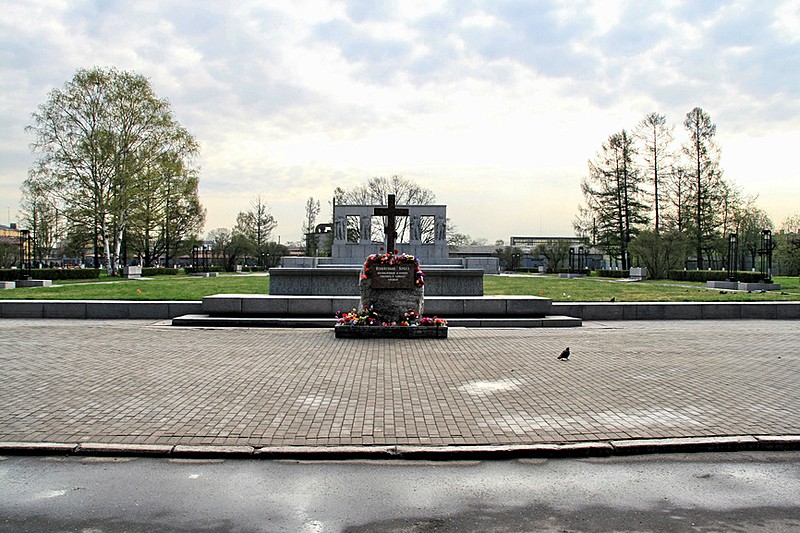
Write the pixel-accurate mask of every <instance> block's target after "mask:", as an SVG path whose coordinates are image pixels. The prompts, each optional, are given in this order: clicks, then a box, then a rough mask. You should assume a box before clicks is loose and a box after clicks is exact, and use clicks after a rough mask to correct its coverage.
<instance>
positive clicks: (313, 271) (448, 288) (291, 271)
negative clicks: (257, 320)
mask: <svg viewBox="0 0 800 533" xmlns="http://www.w3.org/2000/svg"><path fill="white" fill-rule="evenodd" d="M360 271H361V269H360V267H325V268H272V269H270V271H269V276H270V282H269V291H270V294H271V295H276V296H299V295H314V296H316V295H339V296H357V295H358V294H359V292H358V275H359V272H360ZM424 271H425V295H426V296H482V295H483V269H467V268H461V269H458V268H439V267H427V268H424Z"/></svg>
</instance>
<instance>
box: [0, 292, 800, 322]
mask: <svg viewBox="0 0 800 533" xmlns="http://www.w3.org/2000/svg"><path fill="white" fill-rule="evenodd" d="M340 299H342V298H341V297H339V298H338V299H337V297H331V298H322V297H308V298H306V299H304V298H302V297H301V298H299V299H298V300H297V302H295V303H293V305H292V310H289V309H288V307H287V304H286V302H283V303H282V304H281V302H278V301H276V303H275V306H276V307H275V310H274V313H276V314H277V315H280V316H284V315H286V316H312V317H313V316H317V317H323V318H329V317H333V316H334V314H335V313H336V312H337V311H340V310H342V309H350V308H352V307H353V303H354V302H355V303H356V305H357V299H352V298H344V299H343V300H345V301H341V302H340V301H338V300H340ZM479 299H480V298H473V299H471V300H472V301H473V303H474V305H475V306H476V309H477V308H478V307H481V308H484V307H487V306H490V307H491V304H493V303H494V302H492V301H486V302H474V300H479ZM351 300H352V301H351ZM431 300H432V299H431ZM468 303H469V302H468ZM478 303H480V304H481V305H480V306H479V305H478ZM501 303H502V302H501ZM484 304H485V305H484ZM512 304H514V305H517V304H516V302H515V301H513V300H511V299H509V302H508V303H507V304H503V305H508V306H511V305H512ZM470 305H472V304H470ZM497 305H498V306H499V305H500V303H498V304H497ZM520 305H522V304H520ZM526 305H527V304H526ZM436 306H438V307H441V308H442V309H438V308H437V309H433V307H434V305H431V306H430V309H429V306H428V305H427V303H426V309H425V312H426V313H428V314H436V315H437V316H440V317H443V318H446V319H449V318H450V317H451V313H449V312H448V309H447V307H448V304H447V302H441V303H437V304H436ZM484 310H485V309H484ZM456 311H458V310H456ZM230 312H233V313H235V312H236V310H233V309H231V310H230ZM239 312H243V313H244V314H248V311H247V310H244V309H241V310H240V311H239ZM512 312H513V310H512V309H506V308H503V309H499V308H498V310H497V311H496V312H491V313H486V315H481V316H484V318H502V317H504V316H505V315H506V314H508V313H512ZM203 313H204V310H203V304H202V302H186V301H155V302H151V301H148V302H139V301H126V300H0V318H84V319H87V318H88V319H157V320H158V319H160V320H164V319H170V318H176V317H180V316H183V315H189V314H203ZM460 314H462V315H463V314H467V315H468V316H470V315H472V316H474V315H473V313H465V312H464V311H461V312H460ZM548 314H552V315H560V316H567V317H574V318H577V319H581V320H585V321H586V320H725V319H778V320H798V319H800V302H697V303H693V302H686V303H684V302H666V303H659V302H633V303H619V302H614V303H612V302H587V303H580V302H553V304H552V309H551V311H550V313H548ZM478 318H480V317H478ZM326 327H328V324H327V323H326Z"/></svg>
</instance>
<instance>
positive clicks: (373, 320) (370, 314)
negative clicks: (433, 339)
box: [336, 307, 447, 328]
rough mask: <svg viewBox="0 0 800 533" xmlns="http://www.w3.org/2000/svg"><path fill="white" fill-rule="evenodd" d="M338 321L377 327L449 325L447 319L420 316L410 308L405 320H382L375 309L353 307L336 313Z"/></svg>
mask: <svg viewBox="0 0 800 533" xmlns="http://www.w3.org/2000/svg"><path fill="white" fill-rule="evenodd" d="M336 319H337V320H336V323H337V324H343V325H348V326H376V327H385V328H388V327H397V326H401V327H417V326H419V327H436V328H443V327H447V321H446V320H445V319H443V318H439V317H436V316H435V317H429V316H423V317H421V316H419V313H417V312H416V311H413V310H409V311H408V312H407V313H405V314H404V315H403V320H402V321H400V322H399V323H398V322H381V320H380V318H379V317H378V314H377V313H376V312H375V310H374V309H372V308H371V307H370V308H367V309H365V310H364V311H363V312H361V313H359V312H358V310H356V309H352V310H350V311H344V312H339V313H336Z"/></svg>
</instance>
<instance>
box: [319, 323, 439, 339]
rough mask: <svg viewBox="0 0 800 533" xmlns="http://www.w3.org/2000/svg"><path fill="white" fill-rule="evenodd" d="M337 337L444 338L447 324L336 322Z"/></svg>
mask: <svg viewBox="0 0 800 533" xmlns="http://www.w3.org/2000/svg"><path fill="white" fill-rule="evenodd" d="M334 331H335V336H336V338H337V339H446V338H447V326H354V325H351V324H336V326H335V327H334Z"/></svg>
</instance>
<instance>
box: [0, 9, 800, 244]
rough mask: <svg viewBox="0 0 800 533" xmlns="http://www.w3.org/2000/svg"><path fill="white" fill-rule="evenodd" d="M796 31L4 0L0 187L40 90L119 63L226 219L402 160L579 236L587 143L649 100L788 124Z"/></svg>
mask: <svg viewBox="0 0 800 533" xmlns="http://www.w3.org/2000/svg"><path fill="white" fill-rule="evenodd" d="M798 35H800V2H798V1H796V0H792V1H785V2H774V3H772V2H771V3H769V4H764V3H763V2H757V1H755V0H747V1H745V0H735V1H734V0H725V1H722V0H720V1H704V2H695V1H688V0H687V1H678V0H673V1H670V2H663V3H658V4H654V3H648V2H627V1H622V0H619V1H612V0H603V1H600V2H594V1H589V0H553V1H537V2H530V1H522V0H498V1H496V2H473V1H444V0H437V1H433V0H402V1H401V0H397V1H387V2H373V1H368V0H360V1H352V0H349V1H346V2H345V1H334V0H307V1H303V2H282V3H263V2H255V1H253V2H249V1H239V2H216V1H201V0H198V1H191V2H189V1H175V2H159V1H155V0H147V1H137V2H107V1H102V0H98V1H83V2H67V1H60V0H42V1H41V2H35V3H27V2H13V3H9V5H7V6H4V12H3V17H2V18H0V50H2V52H0V124H2V126H3V127H2V128H0V161H2V163H0V180H3V181H2V183H0V190H2V191H3V192H4V194H5V192H6V191H8V190H17V189H18V187H19V183H21V181H22V179H24V175H25V172H26V168H27V166H28V165H29V164H30V161H31V160H32V156H31V155H30V154H29V153H28V152H27V150H28V144H29V143H30V141H31V139H30V138H29V137H28V136H26V134H24V131H23V130H24V127H25V125H27V124H28V122H29V120H30V113H31V112H33V111H34V110H35V109H36V106H37V105H38V104H40V103H42V102H43V101H44V100H45V98H46V95H47V91H48V90H50V89H51V88H53V87H61V86H62V85H63V84H64V82H66V81H67V80H69V79H70V78H71V77H72V76H73V74H74V72H75V71H76V69H78V68H88V67H91V66H94V65H98V66H112V65H113V66H116V67H117V68H119V69H121V70H134V71H136V72H138V73H140V74H143V75H145V76H147V77H148V78H150V79H151V81H152V83H153V86H154V88H155V90H156V93H157V94H158V95H159V96H160V97H165V98H167V99H169V100H170V102H171V103H172V105H173V109H174V111H175V114H176V116H177V118H178V120H180V121H181V123H183V124H184V126H186V127H187V129H188V130H189V131H190V132H192V133H193V134H194V135H195V136H196V137H197V138H198V140H199V141H200V143H201V146H202V153H201V164H202V173H201V190H202V191H203V194H205V195H207V197H208V198H209V204H210V205H216V204H219V206H220V207H219V209H220V211H221V212H222V213H221V214H216V213H214V212H212V209H211V207H210V209H209V220H210V225H212V226H214V227H218V226H220V225H223V224H225V223H227V224H228V225H230V224H232V222H222V220H225V217H227V218H230V219H231V220H233V218H234V217H235V214H233V215H231V214H230V213H228V211H229V210H231V209H238V208H241V209H244V208H246V207H247V204H248V202H249V199H248V198H247V197H248V196H254V195H255V194H257V193H258V192H267V190H268V191H269V193H270V194H271V195H272V196H273V197H274V198H275V204H274V205H275V209H276V211H278V210H280V212H281V214H282V217H279V222H280V223H281V224H282V225H283V224H287V227H289V228H295V226H296V227H297V228H299V227H300V222H299V219H300V216H301V215H302V213H301V211H302V203H303V202H304V201H305V198H307V196H308V195H311V194H313V195H315V196H318V197H322V198H325V197H327V196H328V195H329V194H330V193H331V191H332V190H333V187H335V186H336V185H337V184H341V183H342V182H347V183H357V182H359V181H360V180H362V179H365V178H368V177H371V176H374V175H384V174H385V175H391V174H395V173H397V174H404V175H406V176H407V177H416V178H419V179H422V180H425V181H428V182H430V183H432V184H435V185H436V186H435V187H431V188H433V189H435V192H436V193H437V196H438V197H439V199H440V201H443V202H445V203H452V202H451V200H450V199H452V201H457V202H459V203H460V204H461V205H467V206H470V208H469V209H468V210H464V209H462V208H460V207H458V206H456V205H454V206H453V207H452V213H451V214H455V213H459V214H460V213H465V214H467V215H468V214H469V213H470V212H481V213H484V214H486V216H485V217H483V218H482V220H492V226H491V227H487V228H484V227H483V225H482V224H481V223H480V222H478V221H475V222H469V223H463V222H461V221H458V220H454V221H455V222H456V224H457V225H458V226H459V227H460V228H461V229H462V231H465V232H468V233H472V234H474V235H475V236H486V237H490V238H495V237H502V238H505V237H507V234H506V233H510V232H514V233H518V232H516V231H511V230H513V227H511V226H514V227H531V226H532V227H534V229H535V226H538V225H540V224H539V223H538V221H536V220H534V222H535V223H534V222H531V218H530V217H531V216H533V217H534V218H539V217H538V216H535V215H532V214H531V213H532V211H531V210H532V209H533V210H535V211H536V212H537V213H541V212H546V213H547V215H548V217H549V219H548V220H550V222H548V220H545V221H544V225H547V224H548V223H552V224H553V226H554V227H560V228H562V229H561V230H560V231H555V230H554V231H551V232H550V233H560V234H569V233H570V231H571V230H570V224H569V220H570V219H571V214H569V213H567V214H564V213H566V211H568V209H566V208H565V207H564V206H570V205H572V204H575V203H577V201H578V200H579V198H578V196H579V186H578V183H579V180H580V177H581V176H582V174H583V173H584V172H585V162H586V160H587V159H588V158H590V157H592V156H593V154H594V152H595V151H596V149H597V148H598V147H599V145H600V144H601V143H602V142H603V141H604V140H605V139H606V138H607V136H608V135H609V134H610V133H612V132H614V131H618V130H619V129H622V128H632V127H633V126H635V124H636V123H637V122H638V121H639V120H640V119H641V117H642V116H644V114H646V113H648V112H651V111H658V112H661V113H665V114H666V115H667V118H668V120H670V121H671V122H674V123H677V124H678V129H680V123H681V122H682V118H683V115H684V114H685V113H686V112H687V111H689V110H690V109H692V108H693V107H695V106H700V107H703V108H704V109H706V110H707V111H709V112H710V113H711V115H712V118H713V119H715V120H716V121H717V122H718V124H719V128H718V131H719V132H720V133H719V135H720V136H721V137H723V140H724V137H725V136H726V135H727V136H728V137H729V138H730V139H731V141H730V142H731V143H732V144H735V146H736V147H737V150H738V151H741V150H743V149H744V148H742V147H744V146H747V144H746V143H744V142H741V139H742V138H748V137H750V136H762V137H764V138H767V139H776V143H782V142H785V140H786V139H789V138H793V137H792V136H791V135H787V132H793V131H797V130H798V129H800V127H799V126H800V86H798V84H800V78H799V77H798V76H797V75H796V74H795V73H796V72H798V71H800V46H798V42H799V41H800V37H798ZM759 146H762V145H761V144H759ZM724 149H725V146H724V144H723V150H724ZM723 153H724V152H723ZM26 154H27V155H26ZM735 161H736V162H737V165H740V166H739V167H738V168H744V164H743V163H742V162H741V158H738V159H735ZM724 165H725V163H724V161H723V166H724ZM782 166H783V167H786V168H790V167H791V165H782ZM779 167H780V165H779ZM737 172H738V171H737V169H736V168H731V169H729V170H727V169H726V175H728V174H729V175H737ZM787 172H790V171H789V170H786V171H784V174H780V175H779V176H792V174H787ZM794 176H795V180H796V174H794ZM776 179H779V177H776ZM10 183H11V184H13V185H9V184H10ZM554 184H555V185H554ZM559 191H560V192H561V194H562V196H561V197H559ZM784 196H791V195H784ZM542 199H546V200H547V201H548V202H554V203H555V204H556V205H558V206H559V207H560V209H555V210H554V209H552V208H551V207H550V206H549V204H546V203H545V202H543V201H542ZM482 203H484V204H486V206H485V207H482ZM223 204H224V206H223ZM239 204H242V205H241V206H240V207H237V206H239ZM497 205H502V206H503V209H502V211H503V214H504V216H503V217H497V216H492V215H491V214H489V213H491V212H496V211H497ZM476 206H481V207H476ZM2 207H3V206H2V205H0V208H2ZM512 213H513V214H512ZM526 216H527V217H528V218H527V219H526V218H525V217H526ZM539 216H541V215H539ZM293 218H297V221H295V222H292V220H293ZM777 218H781V215H778V216H777ZM501 219H502V220H501ZM215 220H216V222H214V221H215ZM284 220H286V222H284ZM526 220H527V222H526ZM470 224H473V225H472V226H471V225H470ZM287 231H288V230H287ZM295 231H297V230H296V229H291V232H295ZM500 232H504V233H500Z"/></svg>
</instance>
